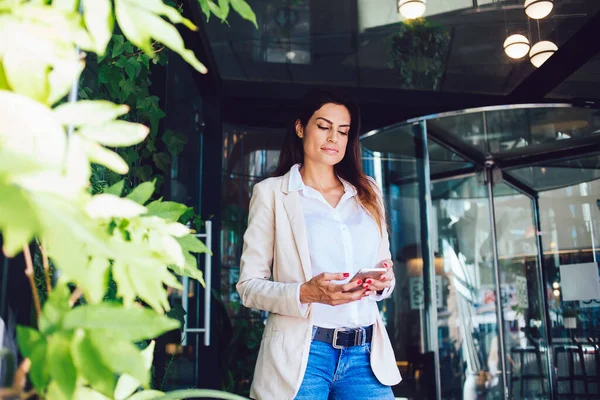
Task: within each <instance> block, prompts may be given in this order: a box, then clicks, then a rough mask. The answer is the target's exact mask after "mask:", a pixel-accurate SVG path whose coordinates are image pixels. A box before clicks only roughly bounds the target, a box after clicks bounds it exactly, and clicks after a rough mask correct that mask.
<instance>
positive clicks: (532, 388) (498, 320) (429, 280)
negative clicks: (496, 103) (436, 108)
mask: <svg viewBox="0 0 600 400" xmlns="http://www.w3.org/2000/svg"><path fill="white" fill-rule="evenodd" d="M599 128H600V113H599V112H598V111H596V110H589V109H578V108H573V107H570V106H568V105H562V104H556V105H548V104H544V105H518V106H503V107H491V108H481V109H473V110H465V111H461V112H454V113H448V114H442V115H434V116H429V117H424V118H420V119H415V120H411V121H407V122H406V123H401V124H396V125H393V126H390V127H386V128H384V129H380V130H377V131H373V132H370V133H367V134H365V135H363V136H362V137H361V142H362V148H363V163H364V168H365V171H366V172H367V173H368V174H369V175H371V176H373V177H374V178H375V179H376V180H377V181H378V183H379V184H380V185H381V187H382V188H383V191H384V197H385V201H386V209H387V210H388V216H387V217H388V223H389V229H390V241H391V243H390V244H391V251H392V257H393V258H394V263H395V267H396V280H397V284H396V290H395V292H394V294H393V296H392V297H391V298H390V299H389V300H386V301H385V302H384V303H383V304H382V305H381V312H382V315H383V316H384V321H385V323H386V324H387V329H388V332H389V333H390V337H391V340H392V344H393V346H394V350H395V352H396V358H397V360H398V368H400V370H401V372H402V374H403V376H404V378H405V379H404V382H403V383H401V384H400V385H399V386H398V387H396V388H394V391H395V394H396V396H397V397H406V398H438V399H503V398H510V399H534V398H537V399H548V398H572V397H575V396H580V395H581V396H585V395H587V396H593V395H597V394H598V393H599V390H600V378H599V375H598V366H599V365H600V355H599V350H598V347H599V342H600V329H599V325H598V321H599V320H600V315H599V314H600V278H599V273H598V263H597V256H598V252H597V247H598V244H599V242H598V227H599V226H598V225H599V224H598V221H600V212H599V210H598V206H597V199H598V198H600V180H598V178H600V157H599V154H600V136H598V135H597V134H598V132H600V130H599ZM572 319H574V320H575V321H574V322H573V321H572Z"/></svg>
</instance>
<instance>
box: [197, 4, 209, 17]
mask: <svg viewBox="0 0 600 400" xmlns="http://www.w3.org/2000/svg"><path fill="white" fill-rule="evenodd" d="M208 2H209V0H198V3H200V8H201V9H202V12H203V13H204V15H206V22H208V21H209V20H210V7H209V6H208Z"/></svg>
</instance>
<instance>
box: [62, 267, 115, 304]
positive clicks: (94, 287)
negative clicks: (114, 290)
mask: <svg viewBox="0 0 600 400" xmlns="http://www.w3.org/2000/svg"><path fill="white" fill-rule="evenodd" d="M72 259H73V260H72V261H73V262H72V263H68V264H67V261H63V263H62V264H61V269H62V271H63V274H64V276H65V277H66V278H67V279H68V280H69V282H73V283H75V284H76V285H77V286H78V287H79V288H80V289H81V291H82V292H83V295H84V297H85V300H86V301H87V302H88V303H91V304H97V303H100V302H101V301H102V299H103V297H104V293H106V290H107V287H108V267H109V261H108V260H107V259H106V258H102V257H94V258H93V259H92V260H91V261H88V257H87V256H85V255H84V257H77V256H75V255H73V257H72ZM69 261H71V260H69Z"/></svg>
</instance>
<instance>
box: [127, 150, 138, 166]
mask: <svg viewBox="0 0 600 400" xmlns="http://www.w3.org/2000/svg"><path fill="white" fill-rule="evenodd" d="M124 156H125V161H127V163H128V164H129V165H132V164H133V163H135V162H136V161H138V160H139V159H140V155H139V154H138V152H137V151H135V149H134V148H131V147H130V148H128V149H127V150H125V154H124Z"/></svg>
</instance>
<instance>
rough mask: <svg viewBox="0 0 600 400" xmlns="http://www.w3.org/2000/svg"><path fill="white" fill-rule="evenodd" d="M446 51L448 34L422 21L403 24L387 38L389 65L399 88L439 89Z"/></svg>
mask: <svg viewBox="0 0 600 400" xmlns="http://www.w3.org/2000/svg"><path fill="white" fill-rule="evenodd" d="M449 50H450V31H448V29H446V28H444V27H440V26H436V25H433V24H431V23H430V22H428V21H427V20H426V19H424V18H419V19H415V20H409V21H405V22H404V23H402V24H400V29H399V30H398V33H396V34H394V35H393V36H391V37H390V44H389V50H388V54H389V57H390V61H389V66H390V68H393V69H395V70H396V71H397V72H398V75H397V76H398V80H399V81H400V83H401V84H402V86H403V87H406V88H410V89H422V90H439V89H440V83H441V80H442V77H443V74H444V69H445V64H446V58H447V55H448V51H449Z"/></svg>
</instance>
